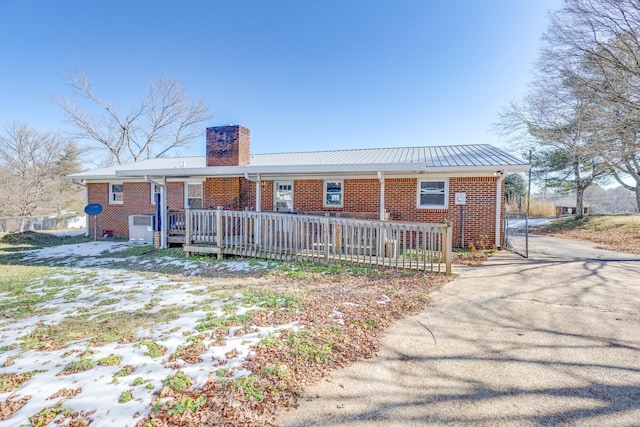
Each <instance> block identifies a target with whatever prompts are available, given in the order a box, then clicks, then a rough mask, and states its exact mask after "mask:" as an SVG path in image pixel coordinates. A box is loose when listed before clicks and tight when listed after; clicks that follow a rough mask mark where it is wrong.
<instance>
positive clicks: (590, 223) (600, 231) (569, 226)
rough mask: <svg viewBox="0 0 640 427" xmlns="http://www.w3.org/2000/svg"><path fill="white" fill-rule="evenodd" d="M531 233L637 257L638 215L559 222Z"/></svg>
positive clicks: (639, 252) (639, 238)
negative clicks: (594, 244) (580, 241)
mask: <svg viewBox="0 0 640 427" xmlns="http://www.w3.org/2000/svg"><path fill="white" fill-rule="evenodd" d="M532 231H533V232H534V233H543V234H549V235H553V236H557V237H564V238H567V239H575V240H585V241H588V242H594V243H598V244H599V245H600V246H599V247H601V248H603V249H610V250H615V251H620V252H627V253H632V254H636V255H640V214H627V215H591V216H587V217H585V218H584V219H583V220H580V221H576V220H575V219H574V218H573V217H567V218H560V219H557V220H555V221H553V222H551V223H549V224H546V225H544V226H540V227H536V228H535V229H534V230H532Z"/></svg>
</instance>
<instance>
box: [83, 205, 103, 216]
mask: <svg viewBox="0 0 640 427" xmlns="http://www.w3.org/2000/svg"><path fill="white" fill-rule="evenodd" d="M100 212H102V205H101V204H100V203H91V204H90V205H87V206H85V208H84V213H86V214H87V215H98V214H99V213H100Z"/></svg>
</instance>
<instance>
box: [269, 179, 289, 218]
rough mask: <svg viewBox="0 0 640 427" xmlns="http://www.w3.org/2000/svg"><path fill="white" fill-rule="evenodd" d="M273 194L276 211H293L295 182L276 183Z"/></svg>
mask: <svg viewBox="0 0 640 427" xmlns="http://www.w3.org/2000/svg"><path fill="white" fill-rule="evenodd" d="M273 193H274V194H273V209H274V210H275V211H277V212H291V211H293V181H278V182H274V183H273Z"/></svg>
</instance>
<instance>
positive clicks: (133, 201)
mask: <svg viewBox="0 0 640 427" xmlns="http://www.w3.org/2000/svg"><path fill="white" fill-rule="evenodd" d="M123 190H124V194H123V203H122V204H121V205H116V204H109V184H107V183H95V184H88V185H87V192H88V199H89V203H100V204H101V205H102V213H100V215H98V218H97V228H98V233H97V234H98V236H102V235H103V234H104V233H105V231H107V230H108V231H111V232H113V234H114V236H115V237H128V236H129V215H154V214H155V213H156V205H155V204H152V203H151V184H150V183H148V182H125V183H124V186H123ZM167 205H168V207H169V209H183V208H184V182H169V183H167ZM93 223H94V222H93V217H91V218H90V221H89V235H91V236H93V232H94V231H93Z"/></svg>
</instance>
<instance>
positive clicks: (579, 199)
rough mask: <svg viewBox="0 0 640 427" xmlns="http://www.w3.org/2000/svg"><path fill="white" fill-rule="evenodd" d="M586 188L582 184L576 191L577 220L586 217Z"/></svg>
mask: <svg viewBox="0 0 640 427" xmlns="http://www.w3.org/2000/svg"><path fill="white" fill-rule="evenodd" d="M584 190H585V189H584V188H583V187H582V186H581V187H578V189H577V191H576V220H581V219H583V218H584V200H583V199H584Z"/></svg>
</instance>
